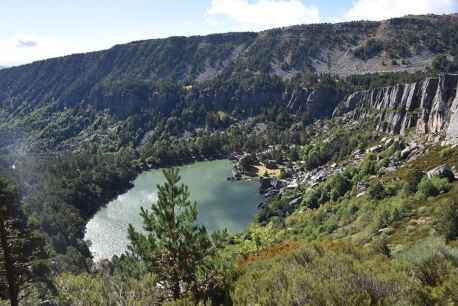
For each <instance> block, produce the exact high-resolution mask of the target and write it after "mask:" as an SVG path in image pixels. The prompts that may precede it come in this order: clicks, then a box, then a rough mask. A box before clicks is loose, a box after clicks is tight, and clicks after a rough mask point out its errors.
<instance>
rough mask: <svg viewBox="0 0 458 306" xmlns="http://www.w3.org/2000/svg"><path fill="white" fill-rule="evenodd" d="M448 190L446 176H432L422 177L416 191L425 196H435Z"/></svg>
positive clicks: (448, 185)
mask: <svg viewBox="0 0 458 306" xmlns="http://www.w3.org/2000/svg"><path fill="white" fill-rule="evenodd" d="M449 190H450V184H449V182H448V179H447V178H440V177H436V176H435V177H432V178H431V179H429V178H427V177H423V178H422V180H421V181H420V183H419V184H418V192H419V193H421V194H423V195H424V196H425V197H431V196H437V195H439V194H440V193H444V192H447V191H449Z"/></svg>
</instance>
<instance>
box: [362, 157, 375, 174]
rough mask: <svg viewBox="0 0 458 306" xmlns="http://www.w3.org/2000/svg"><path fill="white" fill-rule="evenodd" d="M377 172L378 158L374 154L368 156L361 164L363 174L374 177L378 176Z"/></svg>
mask: <svg viewBox="0 0 458 306" xmlns="http://www.w3.org/2000/svg"><path fill="white" fill-rule="evenodd" d="M377 171H378V164H377V161H376V156H375V155H374V154H372V153H370V154H367V155H366V156H365V157H364V160H363V162H362V163H361V173H362V174H364V175H373V174H377Z"/></svg>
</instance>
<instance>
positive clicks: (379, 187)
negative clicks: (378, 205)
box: [367, 182, 386, 200]
mask: <svg viewBox="0 0 458 306" xmlns="http://www.w3.org/2000/svg"><path fill="white" fill-rule="evenodd" d="M367 191H368V193H369V196H370V197H371V199H374V200H381V199H383V198H384V197H385V196H386V191H385V187H384V186H383V184H382V183H380V182H377V183H375V184H373V185H371V186H369V189H368V190H367Z"/></svg>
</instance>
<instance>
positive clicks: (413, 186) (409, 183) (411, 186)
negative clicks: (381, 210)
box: [404, 169, 425, 193]
mask: <svg viewBox="0 0 458 306" xmlns="http://www.w3.org/2000/svg"><path fill="white" fill-rule="evenodd" d="M424 176H425V173H424V172H423V171H421V170H419V169H412V170H409V171H408V172H407V174H406V178H405V187H404V190H405V191H406V193H415V192H417V190H418V189H417V187H418V184H419V183H420V182H421V179H422V178H423V177H424Z"/></svg>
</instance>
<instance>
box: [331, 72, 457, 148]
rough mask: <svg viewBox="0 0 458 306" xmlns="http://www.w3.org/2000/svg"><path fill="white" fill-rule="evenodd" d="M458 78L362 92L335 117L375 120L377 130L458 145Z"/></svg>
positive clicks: (447, 76) (352, 98) (429, 80)
mask: <svg viewBox="0 0 458 306" xmlns="http://www.w3.org/2000/svg"><path fill="white" fill-rule="evenodd" d="M457 87H458V75H455V74H446V75H441V76H440V77H438V78H427V79H425V80H423V81H421V82H417V83H411V84H398V85H395V86H390V87H384V88H376V89H370V90H365V91H358V92H355V93H353V94H351V95H350V96H348V97H347V99H346V100H345V101H343V102H342V103H340V104H339V105H338V106H337V107H336V109H335V111H334V114H333V116H340V115H346V116H351V117H352V118H353V119H355V120H364V119H369V118H374V119H375V122H376V125H377V130H379V131H381V132H385V133H391V134H400V135H403V136H404V135H406V134H407V133H408V132H409V131H412V130H414V131H415V133H416V135H417V136H420V137H427V138H434V139H438V138H441V139H446V140H447V141H448V142H452V143H454V142H458V92H457Z"/></svg>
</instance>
